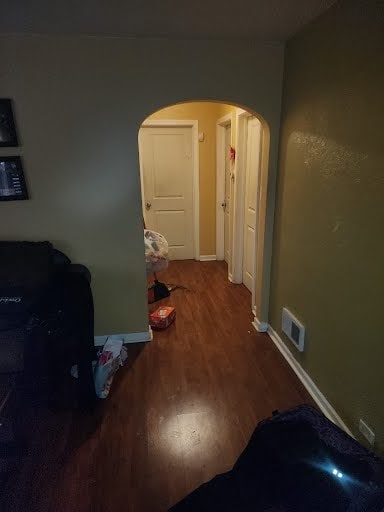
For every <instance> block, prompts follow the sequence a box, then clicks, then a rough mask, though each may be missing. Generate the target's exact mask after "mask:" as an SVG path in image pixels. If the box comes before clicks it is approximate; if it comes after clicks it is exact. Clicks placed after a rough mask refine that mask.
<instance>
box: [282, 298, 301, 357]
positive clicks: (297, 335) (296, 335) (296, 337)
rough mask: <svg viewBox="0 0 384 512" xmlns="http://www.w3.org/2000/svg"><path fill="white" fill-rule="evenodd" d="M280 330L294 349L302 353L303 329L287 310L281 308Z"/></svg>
mask: <svg viewBox="0 0 384 512" xmlns="http://www.w3.org/2000/svg"><path fill="white" fill-rule="evenodd" d="M282 330H283V332H284V333H285V334H286V335H287V336H288V338H289V339H290V340H291V341H292V343H293V344H294V345H295V347H296V348H297V349H298V350H300V352H303V350H304V336H305V327H304V325H303V324H302V323H301V322H299V321H298V319H297V318H296V317H295V316H294V315H293V314H292V313H291V312H290V311H289V309H287V308H283V315H282Z"/></svg>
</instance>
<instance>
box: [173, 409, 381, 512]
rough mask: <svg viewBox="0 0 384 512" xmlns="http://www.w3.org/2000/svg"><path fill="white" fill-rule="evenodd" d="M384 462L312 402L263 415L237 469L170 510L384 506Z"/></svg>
mask: <svg viewBox="0 0 384 512" xmlns="http://www.w3.org/2000/svg"><path fill="white" fill-rule="evenodd" d="M383 509H384V462H383V461H382V460H380V459H379V458H377V457H376V456H374V455H373V454H372V453H370V452H368V450H366V449H365V448H363V447H362V446H361V445H360V444H359V443H358V442H357V441H355V440H354V439H352V438H351V437H350V436H348V435H347V434H346V433H345V432H343V431H342V430H340V429H339V428H338V427H336V426H335V425H334V424H333V423H332V422H330V421H329V420H328V419H327V418H325V416H323V415H322V414H321V413H320V412H318V411H317V410H315V409H314V408H312V407H310V406H299V407H296V408H294V409H291V410H289V411H286V412H284V413H281V414H275V415H274V416H272V418H270V419H268V420H265V421H262V422H260V423H259V425H258V426H257V428H256V430H255V432H254V433H253V435H252V437H251V440H250V441H249V443H248V446H247V448H246V449H245V450H244V452H243V453H242V455H241V456H240V458H239V459H238V461H237V463H236V464H235V466H234V467H233V469H232V471H229V472H228V473H224V474H222V475H218V476H216V477H215V478H214V479H213V480H211V481H210V482H208V483H206V484H204V485H202V486H201V487H199V488H198V489H197V490H196V491H194V492H193V493H192V494H190V495H189V496H188V497H186V498H185V499H184V500H182V501H181V502H180V503H179V504H177V505H175V506H174V507H172V508H171V509H170V512H192V511H193V512H208V511H209V512H233V511H236V512H324V511H325V512H382V511H383Z"/></svg>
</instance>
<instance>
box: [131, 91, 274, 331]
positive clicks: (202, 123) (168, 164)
mask: <svg viewBox="0 0 384 512" xmlns="http://www.w3.org/2000/svg"><path fill="white" fill-rule="evenodd" d="M252 123H253V125H254V126H255V134H256V135H257V137H258V139H257V148H255V150H254V151H253V152H252V151H249V147H250V144H251V139H250V138H249V137H248V140H247V132H248V131H249V130H250V129H251V128H250V126H251V124H252ZM228 128H229V131H230V135H229V139H228V135H225V134H226V133H228ZM139 134H140V136H139V146H140V152H139V153H140V167H141V174H140V179H141V186H142V203H143V216H144V217H146V218H147V224H148V225H149V227H151V228H152V229H154V230H158V231H162V232H164V234H165V235H167V234H168V237H169V238H170V239H171V242H172V239H173V238H174V239H175V240H176V239H177V244H176V243H171V251H172V257H173V258H174V259H188V258H193V259H196V260H202V261H207V260H211V259H219V260H223V259H226V261H227V263H228V276H229V279H230V280H231V281H232V282H234V283H241V282H245V275H246V273H245V271H244V266H245V262H248V267H249V269H251V270H248V272H247V273H248V274H249V275H250V276H251V278H252V280H251V281H250V282H249V283H248V286H247V287H248V288H249V290H250V291H251V293H252V302H251V308H252V311H253V313H254V316H255V322H254V325H255V327H256V328H257V330H266V320H267V318H266V317H265V319H264V322H263V321H262V319H260V318H259V317H258V316H257V311H262V306H263V305H264V304H263V299H265V298H266V299H267V300H268V297H266V295H265V294H263V287H264V288H265V281H266V280H267V281H268V290H267V291H268V293H267V295H268V294H269V275H268V276H265V275H264V274H265V270H266V269H265V267H264V265H263V262H264V258H265V254H264V252H265V250H266V244H265V229H264V228H265V218H266V207H267V197H266V191H267V187H266V183H268V172H269V169H268V166H269V140H270V134H269V126H268V124H267V123H266V121H265V120H264V119H263V118H262V116H260V115H259V114H258V113H257V112H255V111H253V110H252V109H248V108H247V109H245V108H241V107H239V106H238V105H235V104H232V103H231V104H229V103H224V102H219V101H214V102H212V101H209V102H208V101H194V102H183V103H176V104H173V105H170V106H167V107H165V108H163V109H159V110H158V111H156V112H154V113H153V114H151V115H150V116H148V117H147V118H146V119H145V120H144V121H143V123H142V124H141V128H140V132H139ZM223 136H224V139H223ZM226 136H227V139H225V137H226ZM172 138H173V140H176V139H180V140H186V138H190V139H191V142H190V145H187V146H188V149H187V150H186V156H185V159H184V160H185V161H186V168H188V167H189V168H190V169H191V171H190V172H191V176H190V178H188V180H189V181H188V180H187V182H188V183H189V187H188V186H186V184H185V183H184V182H183V181H182V180H181V181H180V176H179V175H180V173H178V169H179V168H180V166H181V165H182V156H181V160H180V163H179V164H175V161H174V158H177V157H176V156H175V157H174V156H173V155H177V154H179V156H180V155H181V153H182V152H183V150H181V151H178V150H177V149H176V146H175V149H174V150H173V149H172V147H171V146H169V144H170V141H171V139H172ZM160 141H161V142H160ZM228 141H229V142H228ZM255 144H256V142H255ZM144 146H145V147H146V149H145V150H144ZM229 150H230V151H231V157H232V158H231V159H230V160H229V154H230V153H229ZM252 155H253V160H254V161H253V164H252V165H253V167H252V165H251V164H250V157H252ZM161 162H164V163H161ZM256 164H257V165H256ZM250 165H251V167H252V169H253V170H252V169H251V172H254V176H251V178H252V180H249V176H248V177H247V173H248V174H249V170H247V166H248V167H250ZM226 166H227V167H226ZM144 168H146V169H147V172H143V169H144ZM149 168H150V171H149V170H148V169H149ZM161 169H162V170H161ZM228 171H229V172H228ZM156 172H157V173H158V174H157V175H156V176H155V177H154V173H156ZM183 178H184V177H183ZM151 180H152V181H151ZM153 180H155V181H156V184H157V185H156V186H158V187H159V190H160V189H161V190H162V191H163V192H162V193H159V194H160V195H159V194H158V195H157V196H156V194H154V192H153V190H154V182H153ZM161 180H168V183H169V190H168V189H167V192H166V193H165V192H164V191H165V190H166V186H165V185H166V183H161ZM250 181H252V184H253V186H254V187H255V190H254V192H253V193H252V194H248V192H247V187H248V186H249V183H250ZM177 182H178V185H179V186H180V187H181V188H183V189H184V190H187V191H188V192H189V193H190V194H189V199H188V201H189V203H190V204H192V206H191V212H187V211H186V209H185V208H184V207H183V206H182V201H181V199H183V197H184V194H183V193H181V192H180V193H179V192H178V191H177V190H176V188H177V186H176V183H177ZM175 187H176V188H175ZM144 189H146V193H145V194H144V193H143V191H144ZM149 190H150V191H149ZM168 192H169V193H168ZM161 194H162V195H161ZM165 196H167V197H165ZM225 197H226V198H227V199H225ZM250 197H251V198H252V201H253V204H251V205H250V206H251V207H250V208H249V211H250V212H251V215H250V216H249V218H252V221H250V223H249V226H248V230H247V229H245V226H244V222H245V220H244V211H245V207H246V201H247V200H248V199H249V198H250ZM175 198H177V199H175ZM191 198H192V199H191ZM252 201H251V202H252ZM172 204H177V205H178V206H177V207H175V206H171V205H172ZM172 218H174V220H173V219H172ZM148 219H149V222H148ZM180 219H182V220H181V221H180ZM185 219H189V221H188V222H189V224H188V223H187V222H186V221H185ZM252 222H253V225H252ZM167 223H168V225H167ZM151 224H152V225H151ZM171 225H172V227H168V226H171ZM182 232H184V233H185V237H184V238H183V234H182ZM191 239H192V240H193V249H191V247H190V245H188V244H189V242H190V240H191ZM187 245H188V247H187ZM224 245H225V246H226V253H229V254H230V255H229V256H228V257H225V254H224V250H223V247H224ZM176 253H177V254H178V255H179V256H177V254H176ZM269 257H270V255H269ZM267 272H268V268H267ZM263 295H264V296H263ZM264 303H265V300H264ZM265 309H266V311H267V309H268V306H266V308H265Z"/></svg>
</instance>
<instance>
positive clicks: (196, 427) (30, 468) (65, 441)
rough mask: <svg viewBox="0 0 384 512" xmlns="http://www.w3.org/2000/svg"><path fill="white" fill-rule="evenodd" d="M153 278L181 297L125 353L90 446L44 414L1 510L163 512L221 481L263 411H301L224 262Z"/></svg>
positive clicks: (188, 265)
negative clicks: (159, 327)
mask: <svg viewBox="0 0 384 512" xmlns="http://www.w3.org/2000/svg"><path fill="white" fill-rule="evenodd" d="M159 278H160V280H161V281H165V282H167V283H176V284H179V285H183V286H185V287H186V288H187V289H177V290H175V291H174V292H173V293H172V295H171V297H170V298H168V299H165V300H164V301H163V303H165V304H168V303H169V304H172V305H174V306H176V310H177V316H176V322H175V324H174V325H172V326H171V327H169V328H168V329H167V330H166V331H163V332H156V333H155V335H154V340H153V342H151V343H149V344H146V345H136V346H133V345H130V346H129V358H130V359H129V363H128V364H127V366H126V367H125V368H123V369H122V370H120V372H119V374H118V377H117V378H116V382H115V384H114V386H113V389H112V392H111V396H110V399H108V400H107V401H106V402H105V403H104V404H103V405H102V409H103V410H102V419H101V422H100V424H99V425H98V426H97V428H96V429H94V431H93V432H92V433H91V434H87V433H86V431H87V428H89V425H87V421H86V420H85V419H84V418H79V417H76V416H74V417H71V416H70V415H69V414H68V413H66V414H60V415H55V416H54V415H53V414H51V415H49V414H47V413H46V415H45V418H44V425H43V426H42V427H41V428H40V429H39V431H38V433H37V434H36V436H35V443H34V446H33V448H32V451H31V456H30V457H29V459H28V460H27V461H26V464H25V465H24V468H23V470H22V471H21V474H20V477H19V478H18V482H17V484H16V489H15V492H14V493H13V500H12V501H13V505H12V506H11V507H10V508H9V510H12V511H15V510H19V511H20V510H28V511H29V512H32V511H39V512H42V511H44V512H46V511H55V512H64V511H76V512H85V511H87V512H88V511H92V512H115V511H116V512H120V511H123V510H124V511H129V512H163V511H165V510H167V508H168V507H169V506H170V505H172V504H174V503H175V502H177V501H178V500H179V499H181V498H182V497H183V496H184V495H185V494H187V493H189V492H190V491H191V490H193V489H194V488H195V487H196V486H198V485H200V484H201V483H203V482H205V481H206V480H208V479H210V478H212V477H213V476H214V475H215V474H217V473H221V472H224V471H227V470H229V469H230V468H231V466H232V465H233V463H234V462H235V460H236V458H237V457H238V456H239V454H240V453H241V451H242V450H243V448H244V447H245V445H246V443H247V441H248V439H249V437H250V435H251V433H252V431H253V429H254V428H255V426H256V424H257V422H258V421H260V420H261V419H263V418H265V417H267V416H269V415H270V414H271V412H272V410H274V409H285V408H288V407H291V406H294V405H297V404H299V403H303V402H310V403H312V400H311V398H310V397H309V396H308V394H307V392H306V391H305V389H304V388H303V386H302V385H301V383H300V382H299V380H298V379H297V378H296V376H295V375H294V373H293V371H292V370H291V369H290V367H289V366H288V364H287V363H286V362H285V360H284V359H283V357H282V356H281V355H280V353H279V352H278V350H277V349H276V348H275V346H274V345H273V343H272V341H271V340H270V339H269V337H268V336H267V335H265V334H257V333H256V332H255V331H254V329H253V327H252V325H251V320H252V315H251V312H250V294H249V292H248V290H247V289H246V288H245V287H244V286H243V285H233V284H231V283H229V282H228V281H227V279H226V264H225V263H224V262H196V261H173V262H171V264H170V268H169V270H168V271H167V272H164V273H162V274H161V275H159ZM158 304H159V303H157V304H153V305H152V306H151V308H152V309H154V307H157V305H158ZM7 510H8V508H7Z"/></svg>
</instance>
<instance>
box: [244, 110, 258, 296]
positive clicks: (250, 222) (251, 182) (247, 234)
mask: <svg viewBox="0 0 384 512" xmlns="http://www.w3.org/2000/svg"><path fill="white" fill-rule="evenodd" d="M260 139H261V124H260V121H259V120H258V119H256V118H255V117H249V118H248V120H247V153H246V154H247V158H246V169H245V210H244V252H243V283H244V284H245V286H246V287H247V288H248V290H249V291H250V292H252V290H253V287H254V279H255V245H256V223H257V215H256V211H257V202H258V201H257V190H258V182H259V173H260Z"/></svg>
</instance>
